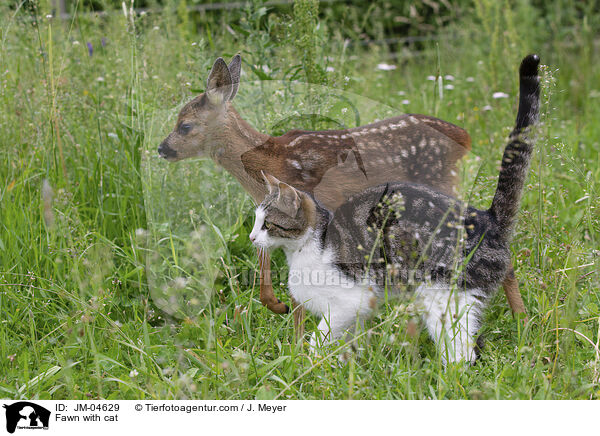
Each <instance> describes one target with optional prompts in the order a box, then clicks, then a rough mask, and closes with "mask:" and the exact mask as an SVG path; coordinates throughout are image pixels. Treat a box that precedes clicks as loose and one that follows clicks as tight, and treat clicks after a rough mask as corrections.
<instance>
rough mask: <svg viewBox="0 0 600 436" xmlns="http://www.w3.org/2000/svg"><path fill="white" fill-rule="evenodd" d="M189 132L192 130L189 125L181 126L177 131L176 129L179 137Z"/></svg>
mask: <svg viewBox="0 0 600 436" xmlns="http://www.w3.org/2000/svg"><path fill="white" fill-rule="evenodd" d="M190 130H192V125H191V124H181V125H180V126H179V129H177V131H178V132H179V134H180V135H187V134H188V133H189V131H190Z"/></svg>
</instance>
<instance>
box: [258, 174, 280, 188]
mask: <svg viewBox="0 0 600 436" xmlns="http://www.w3.org/2000/svg"><path fill="white" fill-rule="evenodd" d="M260 173H261V174H262V176H263V179H264V181H265V185H266V186H267V189H268V190H269V194H272V193H273V192H277V190H278V189H279V183H281V182H280V181H279V179H278V178H277V177H273V176H272V175H271V174H268V173H265V172H264V171H261V172H260Z"/></svg>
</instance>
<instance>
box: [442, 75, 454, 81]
mask: <svg viewBox="0 0 600 436" xmlns="http://www.w3.org/2000/svg"><path fill="white" fill-rule="evenodd" d="M444 79H446V80H448V81H449V82H452V81H453V80H454V76H453V75H452V74H446V75H445V76H444Z"/></svg>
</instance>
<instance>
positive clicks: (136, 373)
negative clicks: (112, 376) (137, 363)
mask: <svg viewBox="0 0 600 436" xmlns="http://www.w3.org/2000/svg"><path fill="white" fill-rule="evenodd" d="M139 374H140V373H139V372H137V369H132V370H131V371H129V377H131V378H133V377H137V376H138V375H139Z"/></svg>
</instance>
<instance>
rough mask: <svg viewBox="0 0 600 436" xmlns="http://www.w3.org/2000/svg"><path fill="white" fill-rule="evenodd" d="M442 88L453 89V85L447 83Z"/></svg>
mask: <svg viewBox="0 0 600 436" xmlns="http://www.w3.org/2000/svg"><path fill="white" fill-rule="evenodd" d="M444 89H449V90H453V89H454V85H451V84H449V83H448V84H447V85H446V86H444Z"/></svg>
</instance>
